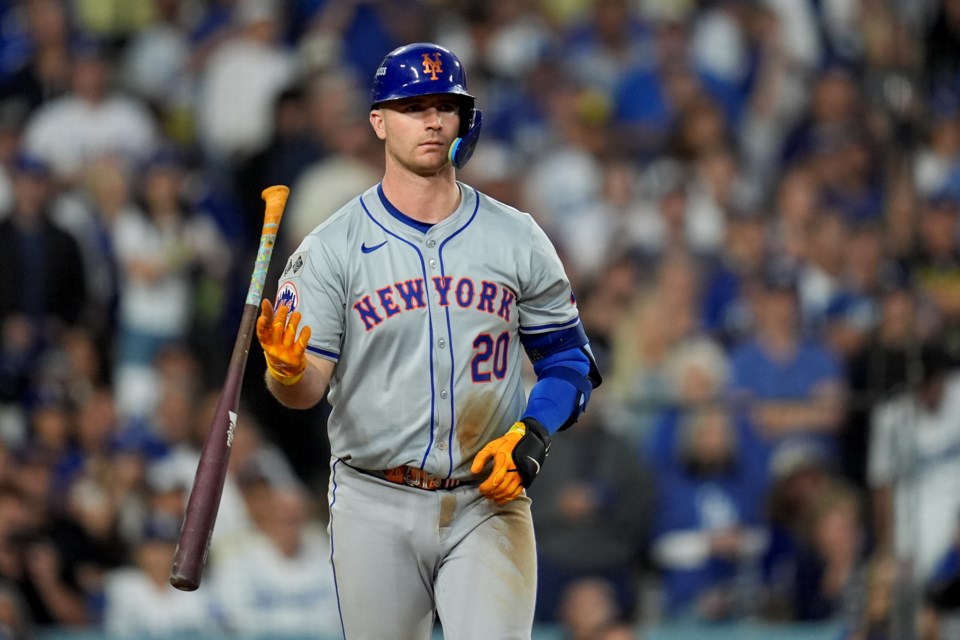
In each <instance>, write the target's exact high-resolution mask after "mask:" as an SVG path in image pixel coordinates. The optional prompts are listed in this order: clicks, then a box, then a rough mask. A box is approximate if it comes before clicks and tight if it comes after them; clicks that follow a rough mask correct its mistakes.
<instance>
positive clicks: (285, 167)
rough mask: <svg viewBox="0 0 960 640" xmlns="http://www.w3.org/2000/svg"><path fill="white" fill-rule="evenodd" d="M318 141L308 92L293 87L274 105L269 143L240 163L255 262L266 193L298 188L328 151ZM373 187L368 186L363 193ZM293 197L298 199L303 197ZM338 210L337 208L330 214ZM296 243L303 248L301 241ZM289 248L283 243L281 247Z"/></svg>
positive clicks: (240, 189)
mask: <svg viewBox="0 0 960 640" xmlns="http://www.w3.org/2000/svg"><path fill="white" fill-rule="evenodd" d="M322 99H323V100H331V101H333V100H335V98H334V97H333V96H330V95H324V97H323V98H322ZM316 137H317V135H316V134H315V133H312V132H311V130H310V117H309V103H308V100H307V96H306V94H305V91H304V88H303V87H302V86H300V85H299V84H296V85H291V86H290V87H287V88H286V89H284V90H283V91H281V92H280V93H279V94H277V96H276V98H275V99H274V103H273V131H272V133H271V136H270V140H269V142H267V143H266V144H265V145H264V146H263V147H262V148H260V149H257V150H256V151H255V152H254V153H253V155H252V156H250V157H249V158H248V159H247V160H245V161H244V162H242V163H240V165H239V166H238V168H237V171H236V174H235V178H234V181H235V183H236V187H235V190H236V192H237V194H238V195H237V200H238V201H239V202H240V203H242V204H243V206H244V223H245V224H244V229H245V230H244V234H243V236H244V238H248V239H249V241H248V244H249V247H247V249H248V250H247V251H246V252H245V253H246V254H250V255H251V259H254V257H255V256H256V250H257V246H255V243H256V241H257V240H258V239H259V238H260V231H261V229H262V228H263V199H262V197H261V193H262V191H263V189H265V188H266V187H269V186H270V185H275V184H283V185H294V184H296V182H297V179H298V178H299V177H300V175H301V174H302V173H303V171H304V169H306V168H307V167H308V166H310V165H311V164H312V163H314V162H316V161H317V160H318V159H319V158H320V156H321V154H322V153H323V152H324V151H326V149H323V148H321V146H320V145H319V144H318V142H319V141H318V140H317V139H316ZM374 182H375V181H374ZM370 184H373V182H371V183H370ZM370 184H368V185H365V187H363V190H366V187H369V186H370ZM293 195H294V197H297V196H298V195H299V194H298V193H294V194H293ZM338 208H339V207H333V208H331V209H330V211H336V209H338ZM288 213H289V212H288ZM287 222H289V217H288V218H287ZM286 228H287V225H283V226H282V227H281V228H280V229H278V234H281V235H284V236H285V235H286V234H285V233H284V230H285V229H286ZM295 242H296V243H297V244H299V242H300V238H299V237H298V238H297V240H296V241H295ZM286 244H287V243H284V242H281V246H286Z"/></svg>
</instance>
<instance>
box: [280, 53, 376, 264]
mask: <svg viewBox="0 0 960 640" xmlns="http://www.w3.org/2000/svg"><path fill="white" fill-rule="evenodd" d="M306 100H307V109H308V110H309V112H310V113H309V118H310V123H309V130H310V133H311V135H312V136H314V137H315V138H316V140H317V141H318V142H319V143H321V144H322V145H323V148H322V151H323V154H324V155H323V157H322V158H321V159H320V160H319V161H317V162H314V163H311V164H309V165H306V166H303V167H301V171H300V172H299V173H298V175H297V178H296V180H295V182H293V183H292V185H291V190H290V203H289V204H288V206H287V213H286V214H285V218H286V220H285V224H284V226H285V227H286V231H284V232H283V238H284V240H283V242H284V246H285V247H286V248H287V249H288V251H289V252H293V251H294V249H295V248H296V247H297V246H298V245H299V244H300V241H301V240H303V238H304V237H306V236H307V234H309V233H310V232H311V231H313V230H314V229H315V228H316V227H317V226H318V225H319V224H320V223H321V222H323V221H324V220H325V219H326V216H328V215H329V214H330V213H333V212H334V211H336V210H337V209H339V208H340V207H341V206H343V205H345V204H346V203H347V202H348V201H350V199H351V198H353V197H354V195H355V194H356V193H358V192H360V191H365V190H366V189H369V188H370V187H372V186H373V185H375V184H377V182H378V181H379V179H380V172H381V170H380V169H379V168H378V167H379V165H380V163H381V162H382V161H383V157H382V154H380V157H379V158H377V156H376V155H375V154H374V153H373V150H374V149H376V148H377V147H376V145H374V144H372V143H373V142H374V141H376V137H375V135H374V133H373V131H372V129H371V128H370V123H369V122H368V121H367V119H366V118H365V117H363V116H362V114H363V107H362V106H361V105H362V104H363V103H364V100H366V96H365V95H364V94H363V93H362V92H361V88H360V85H359V79H358V78H357V77H356V76H353V75H350V74H346V73H343V72H342V71H330V72H328V73H325V74H323V75H321V76H319V77H317V78H315V79H314V81H313V82H312V83H311V84H310V86H309V87H308V88H307V96H306ZM261 217H262V216H261ZM281 264H282V263H281Z"/></svg>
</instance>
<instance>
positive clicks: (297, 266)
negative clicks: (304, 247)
mask: <svg viewBox="0 0 960 640" xmlns="http://www.w3.org/2000/svg"><path fill="white" fill-rule="evenodd" d="M306 261H307V258H306V256H305V255H304V254H303V253H302V252H301V253H295V254H293V255H292V256H290V259H289V260H287V265H286V266H285V267H284V268H283V276H282V277H284V278H292V277H294V276H299V275H300V274H301V273H303V265H305V264H306Z"/></svg>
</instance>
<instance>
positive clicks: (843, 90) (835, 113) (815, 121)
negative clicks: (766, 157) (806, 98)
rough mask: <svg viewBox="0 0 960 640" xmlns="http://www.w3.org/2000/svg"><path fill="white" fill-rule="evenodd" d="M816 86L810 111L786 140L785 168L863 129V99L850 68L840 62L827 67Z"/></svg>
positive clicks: (814, 84) (783, 161) (815, 83)
mask: <svg viewBox="0 0 960 640" xmlns="http://www.w3.org/2000/svg"><path fill="white" fill-rule="evenodd" d="M812 84H813V86H812V88H811V93H810V94H809V95H810V102H809V104H808V106H807V110H806V112H805V113H804V114H803V115H802V117H801V118H800V120H799V122H797V123H796V124H795V125H794V126H793V127H792V129H791V130H790V131H789V133H788V134H787V137H786V139H785V140H784V144H783V148H782V150H781V158H780V161H781V162H782V166H783V167H789V166H791V165H793V164H795V163H796V162H798V161H803V160H807V159H809V158H811V157H812V156H815V154H816V153H817V151H818V149H819V150H824V149H825V148H824V147H822V146H821V145H822V144H824V143H827V144H829V143H832V142H833V141H835V140H842V139H843V137H844V136H846V135H849V134H850V133H852V132H858V131H862V130H863V122H862V120H861V118H860V116H861V114H862V110H861V104H860V96H859V92H858V91H857V84H856V78H855V76H854V73H853V70H852V69H851V67H850V66H848V65H844V64H842V63H839V62H836V61H834V62H832V63H829V64H826V65H825V66H824V67H823V69H821V71H820V72H819V73H818V74H817V75H816V76H814V77H813V79H812Z"/></svg>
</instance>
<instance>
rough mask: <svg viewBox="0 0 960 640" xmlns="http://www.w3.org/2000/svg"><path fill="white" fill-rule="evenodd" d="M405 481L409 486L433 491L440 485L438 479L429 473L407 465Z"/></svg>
mask: <svg viewBox="0 0 960 640" xmlns="http://www.w3.org/2000/svg"><path fill="white" fill-rule="evenodd" d="M403 483H404V484H405V485H407V486H409V487H415V488H417V489H425V490H427V491H431V490H433V489H436V488H437V487H438V486H439V483H438V482H437V479H436V478H434V477H433V476H431V475H430V474H429V473H427V472H426V471H424V470H422V469H417V468H416V467H409V466H408V467H405V469H404V474H403Z"/></svg>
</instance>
